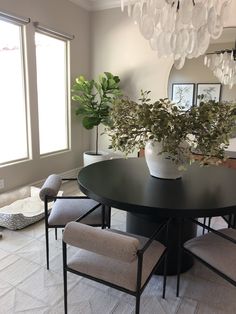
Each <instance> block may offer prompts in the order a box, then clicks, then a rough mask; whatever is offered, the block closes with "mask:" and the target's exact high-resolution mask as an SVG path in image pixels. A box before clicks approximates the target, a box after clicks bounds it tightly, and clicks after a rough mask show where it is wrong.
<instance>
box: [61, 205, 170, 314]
mask: <svg viewBox="0 0 236 314" xmlns="http://www.w3.org/2000/svg"><path fill="white" fill-rule="evenodd" d="M93 210H94V209H91V210H90V211H89V212H87V213H86V214H85V215H83V216H81V217H80V218H79V220H81V219H83V218H85V217H86V216H87V215H89V214H90V213H91V212H92V211H93ZM168 225H169V221H168V222H167V223H163V224H162V225H160V226H159V227H158V229H157V230H156V231H155V232H154V233H153V235H152V236H151V237H150V238H149V240H148V241H147V242H146V243H145V244H144V246H143V247H142V248H141V249H139V250H138V251H137V256H138V267H137V284H136V291H131V290H128V289H126V288H124V287H121V286H118V285H115V284H112V283H110V282H108V281H105V280H102V279H98V278H96V277H93V276H90V275H87V274H84V273H81V272H78V271H75V270H73V269H71V268H70V267H68V265H67V244H66V243H65V242H64V241H62V247H63V278H64V311H65V314H67V313H68V310H67V309H68V302H67V272H68V271H69V272H71V273H73V274H76V275H79V276H82V277H85V278H87V279H90V280H93V281H96V282H99V283H101V284H104V285H107V286H109V287H111V288H114V289H117V290H120V291H122V292H125V293H127V294H130V295H133V296H134V297H135V298H136V306H135V314H139V309H140V298H141V294H142V293H143V291H144V289H145V287H146V285H147V284H148V282H149V280H150V279H151V277H152V275H153V273H154V272H155V271H156V269H157V268H158V267H159V265H160V264H161V262H162V261H163V260H164V275H163V293H162V298H165V290H166V271H167V255H168V249H167V248H166V249H165V251H164V252H163V254H162V256H161V257H160V259H159V260H158V262H157V263H156V265H155V266H154V268H153V269H152V271H151V273H150V275H149V277H148V278H147V280H146V282H145V283H144V285H143V286H142V287H141V280H142V265H143V254H144V253H145V251H146V250H147V249H148V247H149V246H150V245H151V243H152V242H153V241H154V240H155V239H156V237H157V236H158V235H159V233H160V232H161V231H162V230H163V229H164V228H165V227H166V237H167V242H168Z"/></svg>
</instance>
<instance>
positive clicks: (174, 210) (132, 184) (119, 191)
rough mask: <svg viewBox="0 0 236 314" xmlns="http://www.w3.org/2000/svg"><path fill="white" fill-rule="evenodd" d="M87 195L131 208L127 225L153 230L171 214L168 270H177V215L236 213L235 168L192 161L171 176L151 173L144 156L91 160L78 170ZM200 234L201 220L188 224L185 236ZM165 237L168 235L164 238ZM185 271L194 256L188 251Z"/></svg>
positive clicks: (135, 229) (133, 230)
mask: <svg viewBox="0 0 236 314" xmlns="http://www.w3.org/2000/svg"><path fill="white" fill-rule="evenodd" d="M78 184H79V187H80V189H81V191H82V192H83V193H85V194H86V195H87V196H88V197H90V198H92V199H94V200H96V201H98V202H100V203H102V204H104V205H107V206H111V207H115V208H119V209H121V210H125V211H126V212H127V223H126V224H127V225H126V227H127V231H128V232H131V233H136V234H141V235H146V236H148V235H150V234H151V233H152V232H153V230H155V228H156V227H157V225H158V224H160V223H162V222H163V221H165V220H167V219H169V218H172V223H171V228H170V240H169V242H168V243H169V246H170V254H169V258H168V273H169V274H176V270H177V247H178V243H177V238H178V236H177V234H178V232H179V231H178V224H177V220H179V219H182V218H190V217H191V218H199V217H214V216H225V215H229V214H235V213H236V170H234V169H229V168H226V167H222V166H207V167H200V166H199V165H198V164H197V163H194V164H192V165H191V166H189V167H188V169H187V170H186V171H185V172H184V173H183V176H182V178H180V179H175V180H173V179H172V180H166V179H160V178H155V177H152V176H151V175H150V174H149V170H148V168H147V165H146V162H145V159H144V158H129V159H113V160H106V161H102V162H98V163H94V164H91V165H89V166H87V167H85V168H83V169H82V170H81V171H80V172H79V174H78ZM194 236H196V225H195V224H193V223H190V222H189V221H188V222H187V223H185V225H184V232H183V241H186V240H188V239H190V238H192V237H194ZM159 240H160V241H162V242H165V239H164V235H163V236H162V237H160V239H159ZM184 261H185V263H183V269H182V271H185V270H187V269H189V267H191V265H192V259H190V258H187V257H186V256H185V257H184Z"/></svg>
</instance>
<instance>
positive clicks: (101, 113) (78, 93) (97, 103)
mask: <svg viewBox="0 0 236 314" xmlns="http://www.w3.org/2000/svg"><path fill="white" fill-rule="evenodd" d="M119 83H120V79H119V77H118V76H114V75H113V74H111V73H109V72H104V73H103V74H100V75H99V78H98V81H95V80H86V79H85V77H84V76H82V75H81V76H79V77H77V78H76V79H75V81H74V83H73V85H72V100H74V101H75V102H78V107H77V108H76V109H75V114H76V115H77V116H81V117H82V124H83V126H84V127H85V128H86V129H87V130H90V129H93V128H94V127H95V128H96V141H95V145H96V147H95V155H98V126H99V125H100V124H104V125H108V124H109V112H110V109H111V106H112V103H113V101H114V100H115V99H116V98H118V97H120V95H121V91H120V87H119Z"/></svg>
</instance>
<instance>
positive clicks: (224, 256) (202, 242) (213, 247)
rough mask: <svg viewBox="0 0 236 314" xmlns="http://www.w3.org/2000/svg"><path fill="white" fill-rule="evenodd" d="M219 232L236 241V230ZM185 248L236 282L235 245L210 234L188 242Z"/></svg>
mask: <svg viewBox="0 0 236 314" xmlns="http://www.w3.org/2000/svg"><path fill="white" fill-rule="evenodd" d="M218 231H219V232H221V233H223V234H225V235H227V236H228V237H230V238H232V239H234V240H236V230H235V229H221V230H218ZM184 247H185V248H186V249H187V250H189V251H190V252H192V253H193V254H195V255H196V256H198V257H199V258H201V259H202V260H204V261H206V262H207V263H208V264H210V265H211V266H213V267H214V268H216V269H217V270H219V271H220V272H222V273H223V274H225V275H226V276H228V277H229V278H231V279H232V280H234V281H236V246H235V244H234V243H232V242H230V241H228V240H226V239H224V238H221V237H219V236H218V235H216V234H214V233H212V232H209V233H207V234H205V235H203V236H200V237H197V238H194V239H191V240H189V241H187V242H186V243H185V244H184Z"/></svg>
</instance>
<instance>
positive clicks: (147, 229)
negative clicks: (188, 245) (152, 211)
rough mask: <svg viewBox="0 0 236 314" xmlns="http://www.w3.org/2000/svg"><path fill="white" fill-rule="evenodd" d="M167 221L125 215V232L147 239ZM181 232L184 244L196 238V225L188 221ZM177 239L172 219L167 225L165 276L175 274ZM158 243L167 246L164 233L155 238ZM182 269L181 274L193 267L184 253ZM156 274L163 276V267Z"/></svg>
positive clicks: (189, 258)
mask: <svg viewBox="0 0 236 314" xmlns="http://www.w3.org/2000/svg"><path fill="white" fill-rule="evenodd" d="M163 221H167V220H165V219H157V218H156V219H154V218H152V219H150V216H145V215H139V214H133V213H127V221H126V229H127V232H130V233H134V234H138V235H141V236H146V237H149V236H151V235H152V234H153V232H154V231H155V230H156V228H157V227H158V225H159V224H161V223H163ZM182 228H183V230H182V242H185V241H187V240H189V239H191V238H194V237H195V236H196V232H197V227H196V224H193V223H190V222H189V221H188V222H186V223H184V225H183V227H182ZM178 237H179V224H178V222H177V221H176V220H175V219H173V220H172V221H171V223H170V224H169V239H168V242H169V243H168V250H169V251H168V263H167V275H176V274H177V258H178ZM157 240H158V241H160V242H161V243H163V244H164V245H167V243H166V232H165V230H163V232H162V233H161V234H160V236H159V237H158V238H157ZM182 261H183V262H182V267H181V272H182V273H183V272H186V271H187V270H189V269H190V268H191V267H192V266H193V258H192V257H191V256H190V255H189V254H186V253H184V254H183V255H182ZM156 273H157V274H160V275H162V274H163V266H160V267H159V268H158V270H157V272H156Z"/></svg>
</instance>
